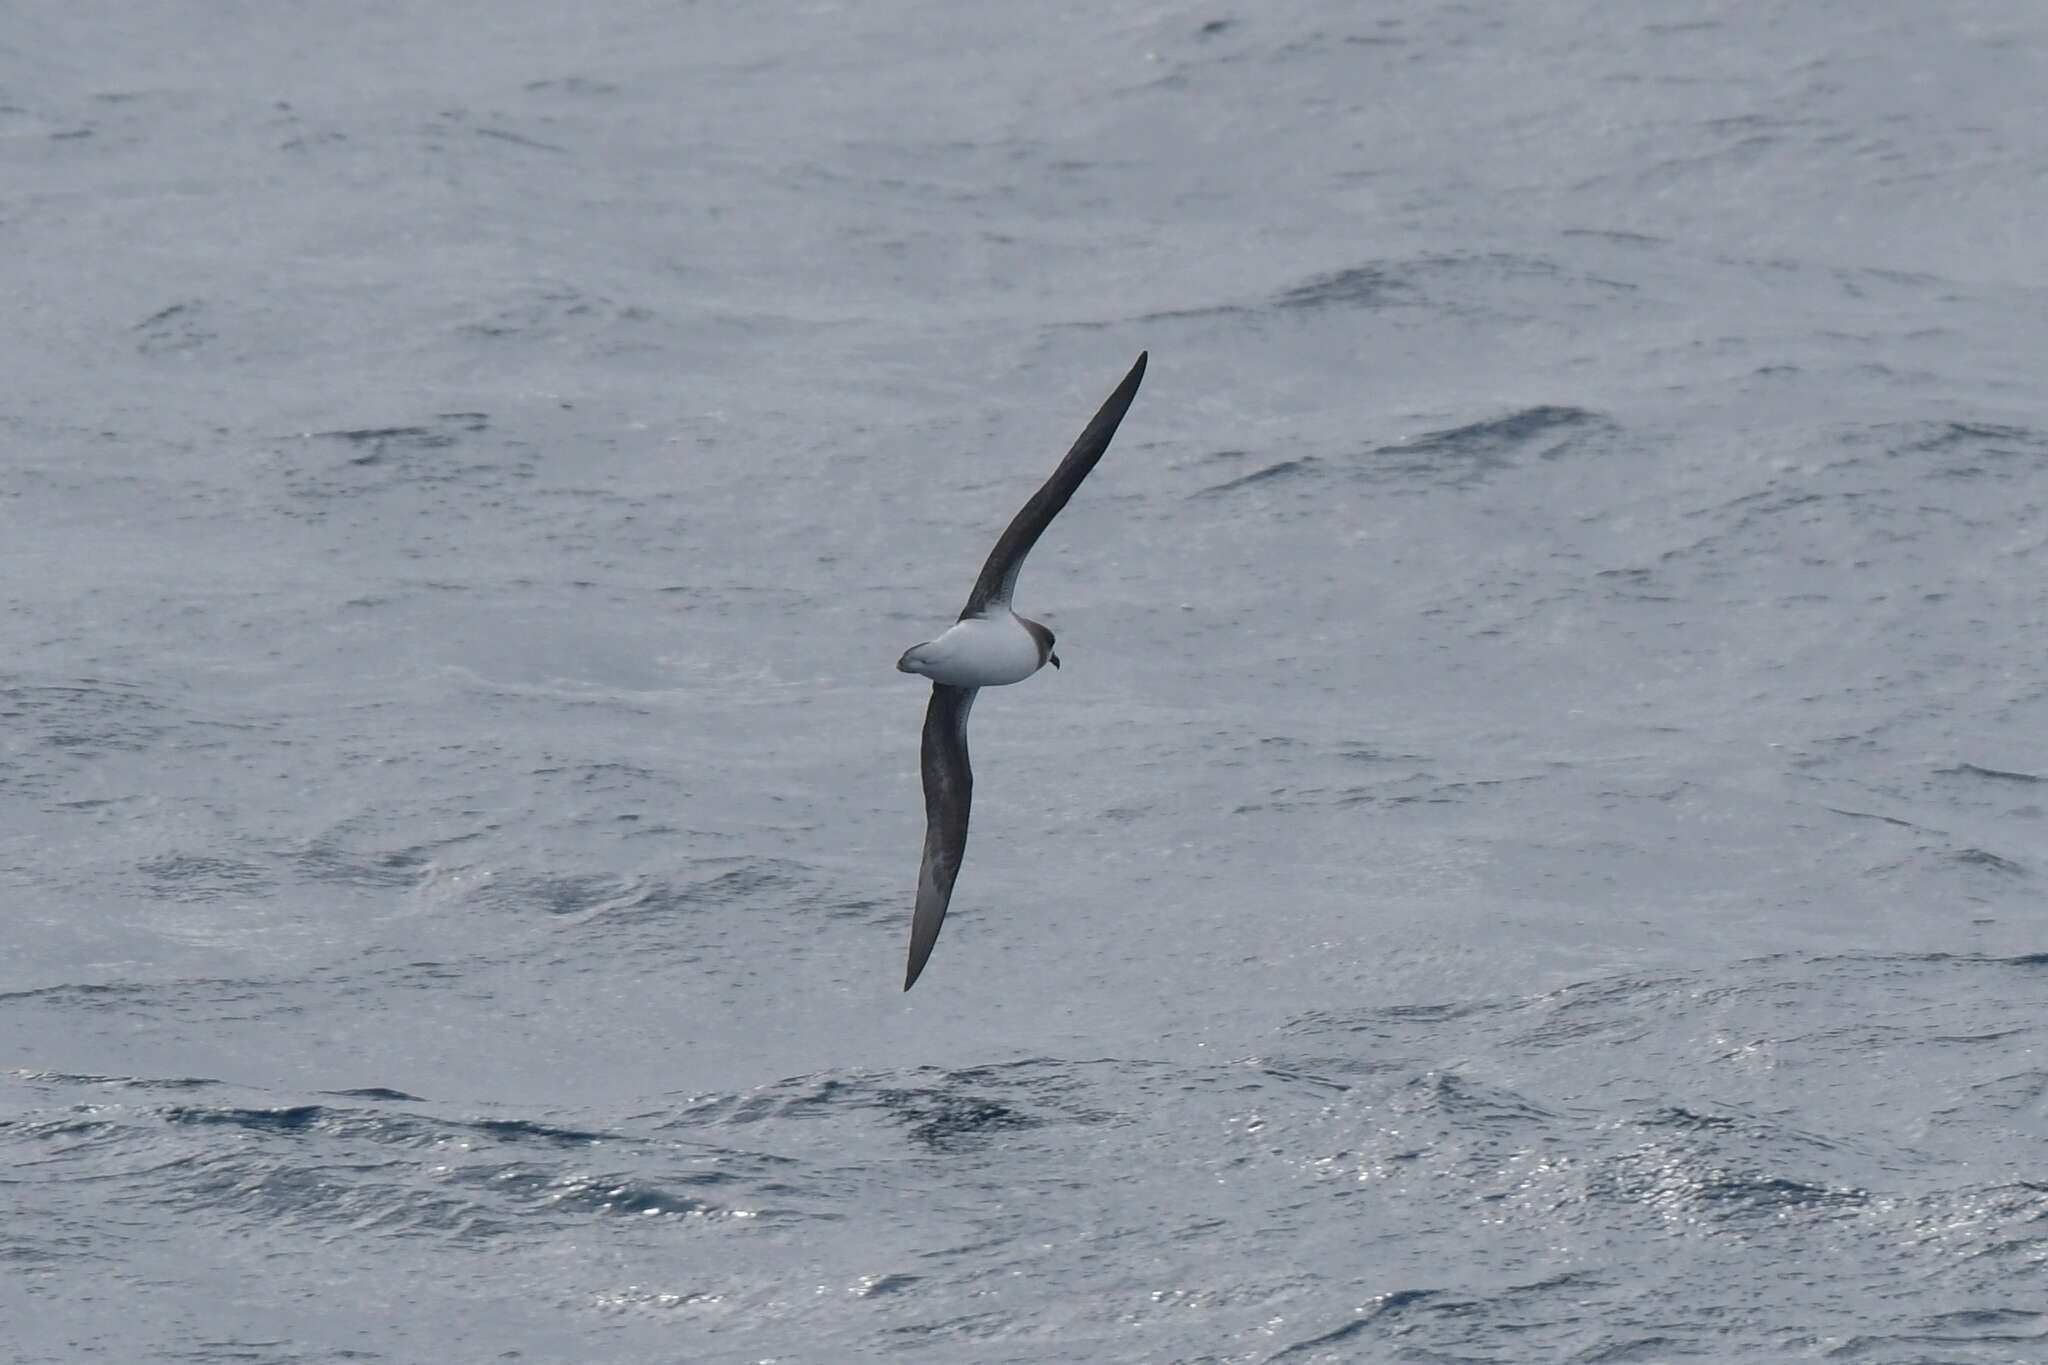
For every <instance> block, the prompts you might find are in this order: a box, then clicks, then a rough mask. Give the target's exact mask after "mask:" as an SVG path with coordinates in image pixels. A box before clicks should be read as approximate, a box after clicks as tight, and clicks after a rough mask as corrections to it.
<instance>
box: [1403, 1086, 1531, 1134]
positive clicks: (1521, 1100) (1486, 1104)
mask: <svg viewBox="0 0 2048 1365" xmlns="http://www.w3.org/2000/svg"><path fill="white" fill-rule="evenodd" d="M1404 1090H1405V1093H1397V1094H1396V1095H1395V1096H1394V1097H1393V1102H1394V1104H1395V1105H1396V1106H1397V1107H1399V1108H1400V1109H1402V1110H1403V1111H1406V1112H1415V1111H1417V1110H1425V1111H1431V1112H1435V1113H1437V1114H1440V1115H1442V1116H1443V1117H1444V1118H1445V1119H1447V1120H1449V1121H1450V1122H1452V1123H1453V1124H1456V1125H1460V1126H1471V1127H1483V1128H1487V1129H1490V1130H1498V1129H1499V1127H1500V1126H1501V1125H1503V1124H1512V1125H1521V1124H1546V1123H1550V1122H1552V1121H1554V1120H1555V1119H1557V1118H1558V1117H1559V1115H1557V1114H1556V1113H1554V1112H1553V1111H1551V1110H1549V1109H1546V1108H1544V1107H1543V1106H1542V1105H1540V1104H1537V1103H1536V1102H1535V1101H1533V1100H1530V1099H1527V1098H1525V1097H1524V1096H1521V1095H1518V1094H1516V1093H1515V1092H1514V1091H1512V1090H1509V1089H1507V1088H1506V1087H1504V1086H1498V1085H1489V1084H1487V1083H1485V1082H1483V1081H1477V1080H1474V1079H1472V1078H1471V1077H1468V1076H1461V1075H1459V1074H1458V1073H1457V1072H1455V1071H1434V1072H1430V1073H1428V1074H1426V1075H1423V1076H1418V1077H1416V1078H1415V1079H1414V1080H1412V1081H1410V1082H1409V1083H1408V1085H1407V1086H1406V1087H1405V1088H1404Z"/></svg>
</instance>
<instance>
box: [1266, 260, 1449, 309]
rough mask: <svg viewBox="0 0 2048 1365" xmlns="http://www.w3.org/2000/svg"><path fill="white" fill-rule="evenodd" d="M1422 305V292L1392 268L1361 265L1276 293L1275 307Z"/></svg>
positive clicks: (1321, 276) (1388, 266)
mask: <svg viewBox="0 0 2048 1365" xmlns="http://www.w3.org/2000/svg"><path fill="white" fill-rule="evenodd" d="M1421 302H1422V291H1421V290H1419V289H1417V288H1416V287H1415V285H1414V283H1413V282H1411V281H1410V280H1409V279H1408V278H1406V275H1405V272H1404V271H1403V270H1402V269H1401V268H1400V267H1398V266H1392V265H1361V266H1353V267H1352V268H1351V269H1349V270H1339V271H1335V272H1333V273H1331V274H1328V275H1318V276H1316V277H1315V278H1313V279H1310V280H1306V281H1304V282H1302V283H1301V284H1298V285H1296V286H1294V288H1292V289H1289V290H1286V291H1285V292H1283V293H1281V294H1279V295H1278V296H1277V297H1275V298H1274V300H1273V306H1274V307H1275V308H1288V309H1305V308H1367V309H1372V308H1392V307H1397V306H1403V305H1413V304H1419V303H1421Z"/></svg>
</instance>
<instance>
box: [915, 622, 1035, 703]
mask: <svg viewBox="0 0 2048 1365" xmlns="http://www.w3.org/2000/svg"><path fill="white" fill-rule="evenodd" d="M1044 662H1045V660H1044V659H1043V658H1041V657H1040V656H1039V653H1038V641H1037V640H1035V639H1033V638H1032V637H1031V632H1030V631H1028V630H1026V629H1024V623H1023V622H1021V621H1019V620H1018V619H1017V618H1016V616H1015V615H1014V614H1013V613H1011V612H1007V611H1004V612H999V613H997V614H995V615H993V616H971V617H969V618H968V619H967V620H965V621H962V622H960V623H959V624H958V625H956V626H954V627H953V628H952V629H951V630H949V631H947V632H946V633H945V634H944V635H941V636H940V637H939V638H938V639H936V640H927V641H925V642H924V643H923V644H921V645H914V646H912V647H911V648H910V649H909V650H908V651H906V652H905V653H904V655H903V657H902V658H901V659H898V660H897V661H896V667H898V668H900V669H902V670H903V671H904V672H905V673H922V674H924V676H925V677H927V678H930V679H931V680H932V681H933V682H941V683H945V684H947V685H948V686H950V687H1001V686H1002V685H1003V684H1004V683H1013V682H1022V681H1024V679H1026V678H1028V677H1030V676H1031V675H1032V674H1033V673H1036V672H1037V671H1038V670H1039V667H1040V665H1042V664H1043V663H1044Z"/></svg>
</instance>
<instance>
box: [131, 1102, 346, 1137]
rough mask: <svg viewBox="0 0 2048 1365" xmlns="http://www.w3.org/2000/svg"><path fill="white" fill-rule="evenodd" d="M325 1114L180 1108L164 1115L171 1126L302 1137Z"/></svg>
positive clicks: (303, 1108)
mask: <svg viewBox="0 0 2048 1365" xmlns="http://www.w3.org/2000/svg"><path fill="white" fill-rule="evenodd" d="M326 1112H327V1111H326V1110H325V1109H323V1108H321V1107H320V1106H319V1105H317V1104H295V1105H292V1106H290V1107H289V1108H284V1109H196V1108H190V1107H186V1106H180V1107H178V1108H176V1109H167V1110H165V1111H164V1120H165V1121H166V1122H168V1123H198V1124H222V1125H226V1126H229V1127H235V1128H248V1129H251V1130H253V1131H256V1132H262V1133H300V1132H305V1131H307V1130H308V1129H310V1128H312V1127H313V1126H314V1124H316V1123H318V1122H319V1121H320V1119H321V1117H322V1116H323V1115H324V1114H326Z"/></svg>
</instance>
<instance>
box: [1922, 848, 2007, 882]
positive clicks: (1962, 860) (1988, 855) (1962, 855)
mask: <svg viewBox="0 0 2048 1365" xmlns="http://www.w3.org/2000/svg"><path fill="white" fill-rule="evenodd" d="M1941 856H1942V857H1943V858H1944V859H1946V860H1947V861H1949V862H1951V863H1954V864H1956V865H1958V866H1960V867H1966V868H1972V869H1976V870H1980V871H1984V872H1996V873H1998V874H1999V875H2000V876H2005V877H2024V876H2027V875H2028V873H2027V869H2026V868H2025V867H2024V866H2022V865H2021V864H2019V863H2016V862H2014V861H2013V860H2012V859H2010V858H2005V857H2001V856H1999V855H1998V854H1996V853H1992V852H1990V851H1989V850H1987V849H1981V848H1961V849H1957V850H1955V851H1954V852H1952V853H1944V854H1942V855H1941Z"/></svg>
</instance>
